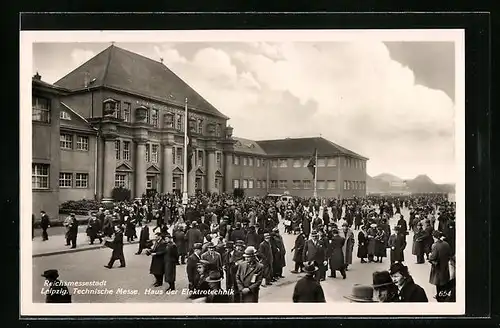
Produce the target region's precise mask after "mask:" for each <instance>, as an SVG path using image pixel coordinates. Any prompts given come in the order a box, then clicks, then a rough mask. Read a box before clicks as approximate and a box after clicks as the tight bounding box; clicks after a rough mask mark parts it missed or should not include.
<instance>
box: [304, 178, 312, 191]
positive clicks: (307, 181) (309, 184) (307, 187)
mask: <svg viewBox="0 0 500 328" xmlns="http://www.w3.org/2000/svg"><path fill="white" fill-rule="evenodd" d="M302 184H303V185H304V189H311V187H312V184H311V180H303V181H302Z"/></svg>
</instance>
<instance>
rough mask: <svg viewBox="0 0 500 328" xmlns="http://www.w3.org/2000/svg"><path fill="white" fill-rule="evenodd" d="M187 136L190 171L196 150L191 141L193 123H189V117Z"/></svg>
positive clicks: (188, 169)
mask: <svg viewBox="0 0 500 328" xmlns="http://www.w3.org/2000/svg"><path fill="white" fill-rule="evenodd" d="M186 137H187V171H188V173H189V172H191V170H192V169H193V163H192V161H193V152H194V149H193V143H192V142H191V124H189V118H188V125H187V131H186Z"/></svg>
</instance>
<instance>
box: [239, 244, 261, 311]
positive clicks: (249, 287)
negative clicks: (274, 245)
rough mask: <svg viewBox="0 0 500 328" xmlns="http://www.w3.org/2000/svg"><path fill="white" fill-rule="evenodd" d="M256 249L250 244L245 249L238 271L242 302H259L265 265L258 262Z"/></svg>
mask: <svg viewBox="0 0 500 328" xmlns="http://www.w3.org/2000/svg"><path fill="white" fill-rule="evenodd" d="M256 253H257V252H256V250H255V248H254V247H252V246H249V247H247V249H245V253H244V255H243V256H244V258H245V261H242V262H241V263H240V264H239V265H238V270H237V271H236V284H237V286H238V291H239V293H241V303H258V302H259V290H260V285H261V283H262V279H263V273H264V266H263V265H262V264H260V263H259V262H257V258H256V257H255V256H256Z"/></svg>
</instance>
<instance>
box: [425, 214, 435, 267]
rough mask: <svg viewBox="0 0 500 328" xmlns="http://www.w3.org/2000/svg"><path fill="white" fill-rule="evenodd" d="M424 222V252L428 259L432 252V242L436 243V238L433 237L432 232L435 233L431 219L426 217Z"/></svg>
mask: <svg viewBox="0 0 500 328" xmlns="http://www.w3.org/2000/svg"><path fill="white" fill-rule="evenodd" d="M424 222H425V225H424V230H425V240H424V254H425V257H426V258H427V260H428V259H429V254H430V253H431V248H432V244H434V240H433V239H432V234H433V233H434V227H432V226H431V222H430V220H427V219H426V220H425V221H424Z"/></svg>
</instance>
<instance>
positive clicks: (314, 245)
mask: <svg viewBox="0 0 500 328" xmlns="http://www.w3.org/2000/svg"><path fill="white" fill-rule="evenodd" d="M311 238H312V239H310V240H308V241H306V244H305V246H304V253H303V255H302V257H303V258H304V261H305V262H314V265H315V266H317V267H318V268H319V270H318V271H316V273H315V274H316V279H317V280H318V281H319V280H321V276H322V272H323V271H324V270H325V266H326V265H327V260H326V247H325V245H323V242H322V241H321V240H319V235H318V233H317V232H316V231H313V232H311Z"/></svg>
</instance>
